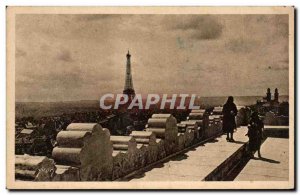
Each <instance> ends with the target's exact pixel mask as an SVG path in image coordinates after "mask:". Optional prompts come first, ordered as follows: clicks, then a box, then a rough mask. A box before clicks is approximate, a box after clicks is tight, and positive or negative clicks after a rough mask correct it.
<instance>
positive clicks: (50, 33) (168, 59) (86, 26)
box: [16, 14, 289, 102]
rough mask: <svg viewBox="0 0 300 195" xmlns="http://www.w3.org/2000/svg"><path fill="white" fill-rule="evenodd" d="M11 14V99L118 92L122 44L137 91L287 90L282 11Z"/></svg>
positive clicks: (121, 84) (57, 98) (88, 97)
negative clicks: (13, 94)
mask: <svg viewBox="0 0 300 195" xmlns="http://www.w3.org/2000/svg"><path fill="white" fill-rule="evenodd" d="M16 22H17V25H16V101H33V102H34V101H76V100H97V99H99V98H100V96H101V95H102V94H105V93H122V90H123V88H124V79H125V68H126V54H127V50H128V49H129V50H130V53H131V55H132V59H131V60H132V62H131V65H132V67H131V68H132V77H133V82H134V88H135V91H136V93H141V94H147V93H159V94H163V93H166V94H172V93H188V94H197V95H199V96H202V97H214V96H228V95H233V96H249V95H253V96H256V95H258V96H263V95H265V91H266V89H267V88H271V90H272V93H273V91H274V89H275V88H278V89H279V93H280V94H282V95H286V94H288V79H287V78H288V66H289V61H288V16H287V15H36V14H35V15H18V16H17V17H16ZM32 29H34V31H32ZM170 83H173V86H170Z"/></svg>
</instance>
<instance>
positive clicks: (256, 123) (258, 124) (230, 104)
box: [223, 96, 264, 158]
mask: <svg viewBox="0 0 300 195" xmlns="http://www.w3.org/2000/svg"><path fill="white" fill-rule="evenodd" d="M237 113H238V110H237V107H236V105H235V103H234V99H233V97H232V96H229V97H228V99H227V102H226V103H225V104H224V106H223V131H224V132H225V133H226V134H227V137H226V140H227V141H228V142H234V139H233V132H234V130H235V129H236V122H235V117H236V115H237ZM263 128H264V124H263V122H262V120H261V119H260V118H259V116H258V113H257V112H256V111H254V112H253V113H252V114H251V118H250V122H249V124H248V133H247V134H246V136H248V137H249V145H248V146H249V147H248V149H249V150H248V151H249V155H250V157H252V158H253V157H254V153H255V152H256V151H258V157H259V158H261V154H260V145H261V142H262V140H263Z"/></svg>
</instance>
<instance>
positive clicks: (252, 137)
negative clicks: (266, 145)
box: [246, 112, 264, 158]
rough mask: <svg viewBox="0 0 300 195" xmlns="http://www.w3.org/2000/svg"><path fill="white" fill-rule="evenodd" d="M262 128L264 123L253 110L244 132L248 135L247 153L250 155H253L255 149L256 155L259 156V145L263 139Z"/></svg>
mask: <svg viewBox="0 0 300 195" xmlns="http://www.w3.org/2000/svg"><path fill="white" fill-rule="evenodd" d="M263 128H264V123H263V122H262V120H260V118H259V116H258V113H257V112H253V113H252V115H251V119H250V124H249V126H248V133H247V134H246V135H247V136H248V137H249V153H250V156H251V157H254V153H255V151H257V152H258V157H259V158H261V154H260V146H261V142H262V140H263Z"/></svg>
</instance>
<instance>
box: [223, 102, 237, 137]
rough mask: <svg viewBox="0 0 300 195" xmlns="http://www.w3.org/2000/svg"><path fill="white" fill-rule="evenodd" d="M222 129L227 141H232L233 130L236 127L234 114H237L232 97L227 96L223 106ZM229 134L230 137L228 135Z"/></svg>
mask: <svg viewBox="0 0 300 195" xmlns="http://www.w3.org/2000/svg"><path fill="white" fill-rule="evenodd" d="M222 112H223V131H224V132H226V133H227V138H226V140H227V141H230V142H234V139H233V130H234V129H236V123H235V116H236V115H237V108H236V105H235V104H234V103H233V97H232V96H229V97H228V99H227V102H226V103H225V104H224V106H223V110H222ZM229 136H230V137H229Z"/></svg>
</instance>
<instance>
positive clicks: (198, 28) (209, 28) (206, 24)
mask: <svg viewBox="0 0 300 195" xmlns="http://www.w3.org/2000/svg"><path fill="white" fill-rule="evenodd" d="M173 29H177V30H182V31H187V32H190V37H191V38H193V39H197V40H208V39H217V38H219V37H220V36H221V35H222V29H223V26H222V24H220V23H219V21H218V20H217V19H216V18H214V17H212V16H207V15H203V16H193V17H183V18H182V19H181V20H180V21H179V23H177V24H176V25H175V26H173Z"/></svg>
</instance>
